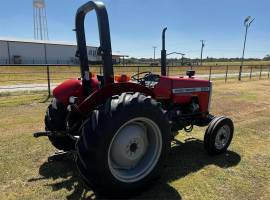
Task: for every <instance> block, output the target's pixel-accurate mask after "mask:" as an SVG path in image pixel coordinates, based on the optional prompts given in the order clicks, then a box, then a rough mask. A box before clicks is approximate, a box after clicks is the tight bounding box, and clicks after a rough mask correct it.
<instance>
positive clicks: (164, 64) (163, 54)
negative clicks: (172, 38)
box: [161, 27, 167, 76]
mask: <svg viewBox="0 0 270 200" xmlns="http://www.w3.org/2000/svg"><path fill="white" fill-rule="evenodd" d="M166 31H167V27H166V28H164V29H163V31H162V50H161V75H162V76H166V74H167V73H166V71H167V52H166V44H165V42H166V35H165V34H166Z"/></svg>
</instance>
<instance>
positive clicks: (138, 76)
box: [137, 65, 140, 79]
mask: <svg viewBox="0 0 270 200" xmlns="http://www.w3.org/2000/svg"><path fill="white" fill-rule="evenodd" d="M139 73H140V66H139V65H138V67H137V74H138V75H137V78H138V79H139V78H140V75H139Z"/></svg>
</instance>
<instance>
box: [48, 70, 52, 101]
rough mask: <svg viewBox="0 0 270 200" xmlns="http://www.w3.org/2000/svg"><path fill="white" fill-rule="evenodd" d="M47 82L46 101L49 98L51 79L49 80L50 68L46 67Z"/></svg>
mask: <svg viewBox="0 0 270 200" xmlns="http://www.w3.org/2000/svg"><path fill="white" fill-rule="evenodd" d="M47 81H48V99H49V98H50V97H51V78H50V66H49V65H47Z"/></svg>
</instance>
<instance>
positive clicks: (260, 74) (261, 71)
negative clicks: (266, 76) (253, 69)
mask: <svg viewBox="0 0 270 200" xmlns="http://www.w3.org/2000/svg"><path fill="white" fill-rule="evenodd" d="M261 77H262V65H261V68H260V77H259V79H261Z"/></svg>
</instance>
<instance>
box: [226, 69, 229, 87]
mask: <svg viewBox="0 0 270 200" xmlns="http://www.w3.org/2000/svg"><path fill="white" fill-rule="evenodd" d="M228 70H229V66H228V65H227V67H226V76H225V83H227V78H228Z"/></svg>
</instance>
